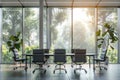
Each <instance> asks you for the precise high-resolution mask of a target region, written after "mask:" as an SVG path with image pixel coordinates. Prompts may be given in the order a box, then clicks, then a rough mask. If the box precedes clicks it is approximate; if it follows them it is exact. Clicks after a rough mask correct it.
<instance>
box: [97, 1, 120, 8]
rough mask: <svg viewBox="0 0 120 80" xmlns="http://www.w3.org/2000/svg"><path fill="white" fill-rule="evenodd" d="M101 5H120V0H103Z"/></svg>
mask: <svg viewBox="0 0 120 80" xmlns="http://www.w3.org/2000/svg"><path fill="white" fill-rule="evenodd" d="M99 6H108V7H110V6H120V0H102V1H101V2H100V4H99Z"/></svg>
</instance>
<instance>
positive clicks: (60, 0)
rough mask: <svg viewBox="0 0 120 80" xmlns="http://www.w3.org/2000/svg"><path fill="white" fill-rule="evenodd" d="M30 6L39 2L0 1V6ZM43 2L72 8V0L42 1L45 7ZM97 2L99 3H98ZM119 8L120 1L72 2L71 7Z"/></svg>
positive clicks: (77, 0)
mask: <svg viewBox="0 0 120 80" xmlns="http://www.w3.org/2000/svg"><path fill="white" fill-rule="evenodd" d="M19 1H20V2H21V3H22V5H23V6H31V7H36V6H40V3H39V1H40V0H0V6H21V3H20V2H19ZM45 1H47V4H48V6H72V1H73V0H44V5H45V6H46V3H45ZM99 1H101V2H100V3H99ZM98 3H99V5H98V6H119V7H120V0H74V5H73V6H78V7H79V6H80V7H81V6H82V7H84V6H88V7H89V6H92V7H96V5H97V4H98Z"/></svg>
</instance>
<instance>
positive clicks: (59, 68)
mask: <svg viewBox="0 0 120 80" xmlns="http://www.w3.org/2000/svg"><path fill="white" fill-rule="evenodd" d="M57 66H59V67H58V68H57ZM61 66H64V68H61ZM56 70H64V71H65V73H67V71H66V69H65V65H63V64H57V65H56V66H55V69H54V71H53V73H54V74H55V71H56Z"/></svg>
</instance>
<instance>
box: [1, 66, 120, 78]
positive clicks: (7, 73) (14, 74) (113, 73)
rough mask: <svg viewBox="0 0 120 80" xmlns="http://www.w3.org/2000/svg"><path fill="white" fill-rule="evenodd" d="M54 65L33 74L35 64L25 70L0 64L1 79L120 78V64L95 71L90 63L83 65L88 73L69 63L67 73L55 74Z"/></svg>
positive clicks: (58, 72)
mask: <svg viewBox="0 0 120 80" xmlns="http://www.w3.org/2000/svg"><path fill="white" fill-rule="evenodd" d="M54 66H55V65H50V67H49V68H48V67H46V68H47V72H46V74H43V73H40V72H39V71H36V72H35V73H34V74H33V73H32V71H33V69H34V67H35V66H32V68H29V69H28V71H27V72H25V71H24V69H23V68H19V69H17V70H13V65H0V80H120V64H110V65H109V66H108V70H107V71H106V70H102V71H99V69H97V70H96V71H95V72H94V71H93V70H92V67H91V68H89V67H88V65H84V66H83V67H84V68H86V69H87V71H88V72H87V74H85V72H84V71H77V73H76V74H74V72H73V70H74V68H71V66H70V65H69V64H67V65H66V69H67V73H65V72H64V71H61V72H60V71H56V73H55V74H53V70H54Z"/></svg>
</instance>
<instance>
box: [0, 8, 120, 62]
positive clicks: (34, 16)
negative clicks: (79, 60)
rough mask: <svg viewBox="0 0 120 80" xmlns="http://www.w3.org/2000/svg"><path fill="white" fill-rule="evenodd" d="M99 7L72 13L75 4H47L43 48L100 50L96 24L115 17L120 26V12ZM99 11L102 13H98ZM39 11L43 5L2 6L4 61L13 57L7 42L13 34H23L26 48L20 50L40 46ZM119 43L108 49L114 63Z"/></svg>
mask: <svg viewBox="0 0 120 80" xmlns="http://www.w3.org/2000/svg"><path fill="white" fill-rule="evenodd" d="M95 9H96V8H73V15H72V9H71V8H66V7H50V8H49V7H48V8H46V7H45V8H44V14H43V22H44V23H43V30H44V31H43V45H44V47H43V48H50V49H51V51H53V50H54V49H60V48H61V49H66V51H67V52H70V51H71V48H72V47H73V48H80V49H87V52H88V53H94V52H96V24H98V25H97V26H98V29H102V30H104V29H103V28H102V25H103V23H104V22H106V21H112V22H113V23H114V24H115V25H114V26H115V27H117V25H118V19H117V18H118V15H119V14H117V8H98V10H97V11H98V12H96V10H95ZM95 13H98V16H96V14H95ZM39 15H40V14H39V8H2V11H1V10H0V16H2V17H0V18H1V19H0V21H1V20H2V23H1V22H0V30H1V28H2V33H0V34H1V35H0V39H1V36H2V40H0V41H2V63H10V62H12V60H13V59H12V55H13V54H12V53H11V52H9V50H8V47H7V44H6V42H7V41H8V38H9V36H10V35H15V33H17V32H21V38H23V47H22V48H23V49H22V48H21V50H20V52H19V53H20V54H22V50H23V52H24V53H25V54H30V53H31V52H32V50H33V49H34V48H39V36H40V35H39ZM72 19H73V20H72ZM96 19H98V23H97V22H96ZM72 21H73V22H72ZM72 23H73V25H72ZM1 25H2V27H1ZM72 29H73V30H72ZM116 29H117V28H116ZM72 33H73V35H72ZM22 34H23V35H22ZM72 39H73V41H72ZM117 46H118V43H116V44H115V45H114V47H115V50H111V49H109V51H108V54H107V55H108V56H109V61H110V63H117V61H118V57H117V56H118V47H117ZM0 47H1V46H0Z"/></svg>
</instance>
